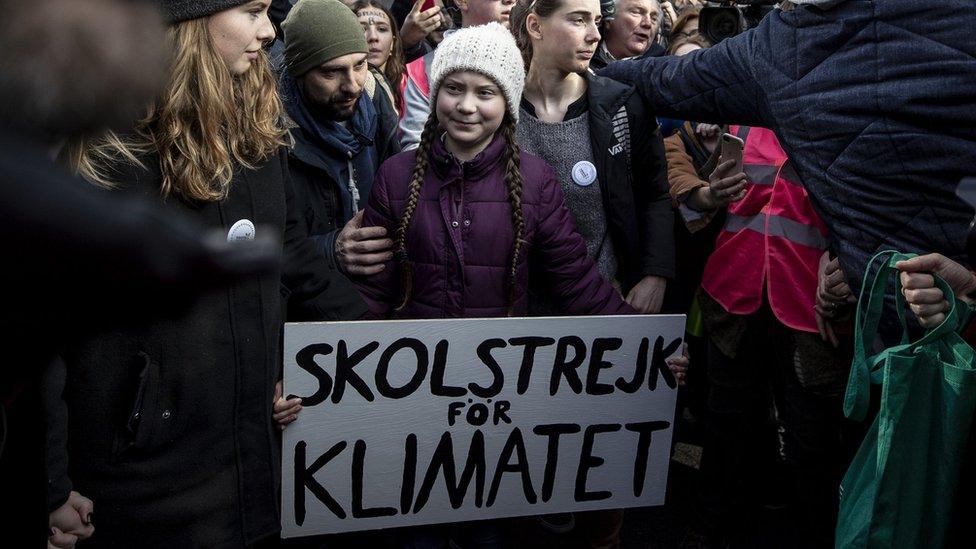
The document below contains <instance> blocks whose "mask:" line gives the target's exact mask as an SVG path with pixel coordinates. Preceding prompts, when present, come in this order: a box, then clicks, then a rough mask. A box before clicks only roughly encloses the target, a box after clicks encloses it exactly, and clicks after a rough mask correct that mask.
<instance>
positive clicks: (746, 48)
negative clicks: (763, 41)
mask: <svg viewBox="0 0 976 549" xmlns="http://www.w3.org/2000/svg"><path fill="white" fill-rule="evenodd" d="M765 23H766V22H764V24H765ZM761 30H762V25H761V26H760V27H759V28H756V29H753V30H750V31H747V32H744V33H742V34H740V35H738V36H735V37H733V38H729V39H727V40H723V41H722V42H720V43H718V44H717V45H715V46H712V47H711V48H708V49H705V50H699V51H696V52H692V53H690V54H688V55H683V56H681V57H676V56H665V57H650V58H646V59H638V60H630V61H617V62H614V63H611V64H610V65H608V66H607V68H605V69H603V70H602V71H600V75H601V76H608V77H610V78H613V79H614V80H619V81H621V82H628V83H632V84H634V85H635V86H636V87H637V89H638V90H639V91H640V93H641V95H643V96H644V99H645V100H646V101H647V102H648V103H650V105H651V107H652V109H653V111H654V112H655V113H656V114H657V115H659V116H666V117H671V118H678V119H682V120H694V121H696V122H714V123H723V124H741V125H745V126H759V127H765V128H772V127H774V126H775V124H774V123H773V121H772V119H771V117H769V115H768V113H767V109H766V104H765V94H764V93H763V89H762V87H761V86H760V84H759V82H758V81H757V78H756V74H755V73H754V72H753V56H754V55H756V47H755V40H757V39H758V37H759V36H760V35H759V34H756V33H757V32H759V31H761Z"/></svg>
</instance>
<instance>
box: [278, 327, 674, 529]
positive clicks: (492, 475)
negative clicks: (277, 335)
mask: <svg viewBox="0 0 976 549" xmlns="http://www.w3.org/2000/svg"><path fill="white" fill-rule="evenodd" d="M684 323H685V318H684V316H683V315H678V316H665V315H660V316H611V317H561V318H514V319H513V318H509V319H464V320H416V321H413V320H410V321H379V322H342V323H329V322H322V323H295V324H287V325H286V326H285V338H284V387H285V394H286V395H297V396H300V397H302V398H303V399H304V402H303V410H302V412H301V413H300V414H299V416H298V419H297V420H296V421H295V422H294V423H292V424H291V425H290V426H289V427H288V428H287V429H285V432H284V437H283V450H282V454H283V456H282V475H281V476H282V536H283V537H286V538H287V537H297V536H308V535H314V534H325V533H337V532H349V531H358V530H373V529H378V528H390V527H401V526H410V525H419V524H435V523H448V522H458V521H469V520H481V519H489V518H499V517H510V516H522V515H537V514H538V515H541V514H548V513H558V512H568V511H582V510H593V509H617V508H624V507H635V506H648V505H661V504H663V503H664V492H665V485H666V482H667V475H668V461H669V460H668V458H669V454H670V448H671V434H672V423H673V420H674V408H675V398H676V389H675V385H676V384H675V381H674V378H673V376H672V375H671V373H670V371H669V370H668V367H667V365H666V363H665V359H666V358H668V357H670V356H675V355H678V354H679V353H680V352H681V339H682V336H683V333H684Z"/></svg>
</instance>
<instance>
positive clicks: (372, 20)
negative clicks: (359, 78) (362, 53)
mask: <svg viewBox="0 0 976 549" xmlns="http://www.w3.org/2000/svg"><path fill="white" fill-rule="evenodd" d="M356 15H357V16H358V17H359V24H360V25H362V26H363V32H364V33H365V34H366V46H367V47H368V48H369V53H368V54H367V57H366V61H367V62H368V63H369V64H370V65H373V66H374V67H376V68H378V69H380V70H382V69H383V67H384V66H385V65H386V60H387V59H389V58H390V54H391V53H393V41H394V36H393V25H392V24H391V22H390V19H389V18H388V17H387V16H386V14H385V13H383V11H382V10H380V9H377V8H373V7H369V8H363V9H361V10H359V11H358V12H357V13H356Z"/></svg>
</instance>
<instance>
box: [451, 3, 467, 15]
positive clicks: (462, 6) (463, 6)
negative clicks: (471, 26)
mask: <svg viewBox="0 0 976 549" xmlns="http://www.w3.org/2000/svg"><path fill="white" fill-rule="evenodd" d="M454 3H455V4H457V7H458V9H459V10H461V13H467V11H468V0H454Z"/></svg>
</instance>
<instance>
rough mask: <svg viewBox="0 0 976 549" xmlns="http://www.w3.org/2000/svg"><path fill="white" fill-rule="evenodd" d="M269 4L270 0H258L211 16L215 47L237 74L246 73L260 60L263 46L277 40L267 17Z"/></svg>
mask: <svg viewBox="0 0 976 549" xmlns="http://www.w3.org/2000/svg"><path fill="white" fill-rule="evenodd" d="M270 5H271V3H270V0H255V1H253V2H248V3H246V4H242V5H240V6H237V7H235V8H230V9H227V10H224V11H222V12H219V13H215V14H214V15H211V16H210V18H209V19H208V21H207V28H208V29H209V30H210V36H211V38H212V39H213V44H214V49H216V50H217V53H218V54H219V55H220V58H221V59H223V60H224V63H225V64H226V65H227V68H228V69H230V72H231V74H233V75H234V76H239V75H241V74H244V73H245V72H247V70H248V69H249V68H251V64H252V63H254V62H256V61H257V60H258V59H259V57H260V53H261V48H263V47H264V45H265V44H267V43H268V42H270V41H272V40H274V37H275V31H274V26H273V25H272V24H271V20H270V19H268V6H270Z"/></svg>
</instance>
